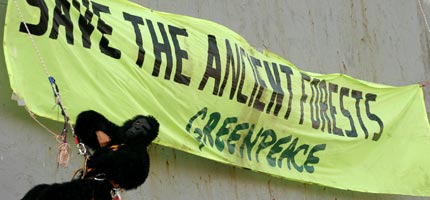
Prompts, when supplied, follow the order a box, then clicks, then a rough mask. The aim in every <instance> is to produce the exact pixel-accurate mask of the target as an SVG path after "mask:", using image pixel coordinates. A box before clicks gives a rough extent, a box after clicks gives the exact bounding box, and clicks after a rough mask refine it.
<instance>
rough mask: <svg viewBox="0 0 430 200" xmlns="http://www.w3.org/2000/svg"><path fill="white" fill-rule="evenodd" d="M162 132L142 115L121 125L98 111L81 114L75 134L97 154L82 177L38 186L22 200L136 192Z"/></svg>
mask: <svg viewBox="0 0 430 200" xmlns="http://www.w3.org/2000/svg"><path fill="white" fill-rule="evenodd" d="M158 131H159V123H158V122H157V120H156V119H155V118H154V117H152V116H143V115H138V116H135V117H134V118H132V119H130V120H127V121H126V122H125V123H124V124H123V125H122V126H118V125H116V124H114V123H112V122H110V121H109V120H108V119H106V117H104V116H103V115H102V114H100V113H98V112H96V111H93V110H88V111H84V112H81V113H80V114H79V115H78V117H77V120H76V124H75V134H76V135H77V136H78V138H79V140H80V142H82V143H84V144H85V145H86V146H88V147H89V148H91V149H92V150H93V151H94V154H93V155H92V156H91V157H90V158H89V159H88V160H87V163H86V166H87V168H86V170H85V171H84V173H83V175H82V177H81V178H80V179H74V180H72V181H70V182H64V183H54V184H40V185H37V186H35V187H33V188H32V189H31V190H30V191H28V192H27V193H26V195H25V196H24V197H23V198H22V200H45V199H62V200H78V199H79V200H87V199H88V200H90V199H94V200H108V199H109V200H110V199H112V198H113V197H114V196H113V194H111V193H112V191H114V189H118V188H121V189H125V190H131V189H136V188H137V187H139V186H140V185H142V184H143V183H144V182H145V180H146V178H147V177H148V173H149V164H150V163H149V155H148V152H147V147H148V145H149V144H151V142H152V141H153V140H154V139H155V138H156V137H157V136H158Z"/></svg>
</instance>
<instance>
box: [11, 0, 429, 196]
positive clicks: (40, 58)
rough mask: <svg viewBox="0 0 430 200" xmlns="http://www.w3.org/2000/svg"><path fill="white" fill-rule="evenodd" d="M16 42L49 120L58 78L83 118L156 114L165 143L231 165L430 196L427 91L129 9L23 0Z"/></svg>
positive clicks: (18, 71)
mask: <svg viewBox="0 0 430 200" xmlns="http://www.w3.org/2000/svg"><path fill="white" fill-rule="evenodd" d="M28 32H29V33H31V34H28ZM4 37H5V38H4V52H5V57H6V63H7V69H8V72H9V77H10V83H11V86H12V89H13V91H14V92H15V93H16V94H17V95H18V96H19V97H20V98H22V99H23V100H25V103H26V105H27V106H28V107H29V108H30V110H31V111H33V112H34V113H36V114H37V115H40V116H43V117H47V118H50V119H54V120H58V110H55V109H54V110H53V109H52V107H53V105H55V102H54V97H53V93H52V89H51V86H50V82H49V81H48V76H52V77H54V78H55V80H56V83H57V85H58V87H59V90H60V94H61V97H62V100H63V103H64V105H65V107H66V110H67V112H68V113H69V114H70V116H71V118H72V120H74V119H75V117H76V115H77V114H78V113H79V112H81V111H83V110H87V109H93V110H96V111H98V112H101V113H103V114H104V115H105V116H106V117H107V118H109V119H112V120H113V121H115V122H117V123H121V122H122V121H124V120H125V119H128V118H130V117H132V116H134V115H136V114H151V115H154V116H155V117H156V118H157V119H158V120H159V121H160V123H161V130H160V136H159V138H158V139H157V140H156V143H158V144H161V145H164V146H168V147H172V148H175V149H179V150H182V151H186V152H189V153H192V154H195V155H198V156H202V157H205V158H208V159H212V160H215V161H218V162H222V163H227V164H231V165H235V166H239V167H243V168H248V169H251V170H254V171H258V172H264V173H268V174H272V175H275V176H278V177H283V178H286V179H290V180H295V181H300V182H310V183H316V184H320V185H324V186H330V187H335V188H341V189H347V190H355V191H363V192H374V193H392V194H405V195H418V196H430V183H429V177H430V170H428V169H430V159H428V156H427V155H428V154H429V153H430V137H429V136H430V131H429V123H428V120H427V116H426V113H425V105H424V102H423V101H424V100H423V93H422V89H421V88H420V86H419V85H410V86H405V87H391V86H386V85H380V84H375V83H369V82H365V81H361V80H356V79H353V78H351V77H349V76H346V75H342V74H329V75H321V74H316V73H310V72H305V71H302V70H299V69H298V68H296V67H295V66H294V65H293V64H292V63H290V62H289V61H287V60H285V59H283V58H280V57H278V56H276V55H274V54H271V53H269V52H259V51H257V50H256V49H255V48H253V47H252V46H250V45H249V44H248V43H247V42H246V40H245V39H243V38H242V37H241V36H240V35H238V34H237V33H235V32H233V31H231V30H229V29H227V28H226V27H223V26H221V25H219V24H216V23H213V22H210V21H205V20H202V19H196V18H191V17H187V16H181V15H175V14H171V13H164V12H157V11H154V10H151V9H147V8H144V7H141V6H138V5H136V4H133V3H131V2H128V1H125V0H110V1H88V0H76V1H75V0H73V1H72V0H69V1H67V0H64V1H58V0H57V1H54V0H34V1H30V0H26V1H24V0H19V1H12V0H11V1H9V3H8V9H7V16H6V27H5V34H4ZM45 66H46V69H45ZM185 173H186V172H185Z"/></svg>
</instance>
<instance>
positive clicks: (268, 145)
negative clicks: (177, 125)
mask: <svg viewBox="0 0 430 200" xmlns="http://www.w3.org/2000/svg"><path fill="white" fill-rule="evenodd" d="M222 119H224V120H222ZM202 122H203V123H205V125H204V126H203V127H200V126H199V125H201V124H202ZM196 126H197V127H196ZM193 127H194V128H193ZM255 128H256V127H255V124H250V123H248V122H238V118H237V117H222V116H221V113H219V112H212V113H208V109H207V108H206V107H205V108H203V109H201V110H200V111H198V112H197V113H196V114H195V115H194V116H192V117H191V118H190V120H189V123H188V124H187V126H186V128H185V129H186V131H187V132H188V133H191V134H192V135H193V136H194V137H195V138H196V140H197V141H198V142H199V143H200V149H201V148H203V147H205V146H208V147H211V148H213V149H216V150H218V151H220V152H228V153H229V154H232V155H233V154H239V155H240V157H241V158H243V157H244V155H246V157H247V158H248V160H249V161H253V159H255V161H256V162H260V157H265V159H266V162H267V164H268V165H270V166H271V167H276V166H277V167H279V168H282V167H283V163H284V162H286V164H287V167H288V169H289V170H291V169H292V168H294V169H295V170H296V171H298V172H303V171H306V172H308V173H313V172H314V171H315V165H317V164H318V163H319V161H320V159H319V157H317V155H316V154H317V153H319V152H320V151H324V150H325V149H326V144H317V145H314V146H311V145H309V144H300V143H299V138H298V137H294V136H293V135H286V136H285V134H283V136H285V137H282V138H279V134H277V133H276V132H275V131H274V130H272V129H264V128H263V127H261V128H260V130H258V131H256V129H255ZM263 152H264V153H263ZM261 154H263V155H261ZM299 160H304V161H303V162H300V161H299Z"/></svg>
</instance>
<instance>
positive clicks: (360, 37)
mask: <svg viewBox="0 0 430 200" xmlns="http://www.w3.org/2000/svg"><path fill="white" fill-rule="evenodd" d="M426 1H427V0H426ZM6 2H7V0H0V38H3V24H4V13H5V7H6ZM136 2H138V3H140V4H142V5H144V6H145V7H149V8H152V9H155V10H161V11H167V12H173V13H178V14H184V15H188V16H194V17H199V18H204V19H208V20H211V21H215V22H218V23H220V24H223V25H225V26H227V27H229V28H231V29H233V30H235V31H236V32H238V33H239V34H240V35H242V36H243V37H244V38H246V39H247V40H248V42H250V43H251V44H252V45H253V46H255V47H257V48H259V49H269V50H270V51H272V52H274V53H277V54H279V55H280V56H282V57H284V58H286V59H288V60H290V61H291V62H292V63H294V64H295V65H296V66H297V67H299V68H301V69H303V70H306V71H312V72H318V73H334V72H336V73H339V72H340V73H345V74H348V75H351V76H353V77H356V78H359V79H363V80H367V81H372V82H377V83H383V84H389V85H398V86H400V85H406V84H413V83H418V82H422V81H430V56H429V33H428V32H427V30H426V27H425V24H424V21H423V18H422V16H421V14H420V10H419V5H418V3H417V1H415V0H392V1H384V0H325V1H322V0H320V1H317V0H288V1H287V0H272V1H259V0H234V1H233V0H217V1H203V0H181V1H179V0H157V1H149V0H136ZM427 2H428V1H427ZM423 5H424V7H425V10H426V13H428V14H429V16H430V5H429V4H427V3H425V4H423ZM0 40H1V41H2V39H0ZM0 55H1V56H0V136H1V139H0V194H1V197H0V198H1V199H20V197H22V195H23V194H24V193H25V192H26V191H27V190H29V189H30V188H31V187H32V186H34V185H35V184H39V183H53V182H62V181H67V180H69V179H70V178H71V176H72V173H73V172H74V170H75V169H77V168H78V167H80V165H81V164H82V158H81V157H80V156H79V155H77V151H76V149H75V148H73V146H72V150H73V152H72V154H73V157H72V160H71V164H70V166H69V167H68V168H61V167H60V168H57V166H56V154H57V142H56V141H55V138H54V137H53V136H52V135H51V134H50V133H48V132H47V131H46V130H45V129H43V128H41V127H40V126H39V125H38V124H37V123H36V122H35V121H34V120H33V119H31V117H30V116H29V115H28V113H27V112H26V111H25V109H24V108H23V107H19V106H18V105H17V104H16V102H14V101H12V100H11V99H10V96H11V92H12V91H11V89H10V86H9V83H8V76H7V71H6V69H5V66H4V65H5V64H4V58H3V49H2V48H0ZM36 84H37V83H36ZM425 93H426V102H427V111H429V108H428V107H429V106H428V105H429V104H428V102H429V89H428V87H426V88H425ZM41 120H43V119H41ZM43 123H45V124H47V125H48V126H49V127H50V128H51V129H53V130H56V131H59V130H61V126H62V125H61V124H59V123H55V122H51V121H47V120H43ZM70 141H71V139H70ZM71 144H73V142H71ZM150 156H151V162H152V163H151V164H152V165H151V172H150V176H149V178H148V180H147V181H146V182H145V184H144V185H143V186H142V187H140V188H139V189H137V190H134V191H129V192H125V193H123V199H129V200H131V199H133V200H135V199H136V200H137V199H150V200H152V199H154V200H157V199H161V200H164V199H187V200H188V199H213V200H216V199H247V200H248V199H249V200H261V199H269V200H272V199H277V200H281V199H318V200H319V199H323V200H324V199H370V200H372V199H430V198H420V197H410V196H399V195H384V194H368V193H359V192H351V191H344V190H338V189H332V188H327V187H321V186H317V185H312V184H304V183H297V182H292V181H288V180H284V179H278V178H275V177H272V176H269V175H266V174H261V173H255V172H252V171H247V170H244V169H239V168H235V167H231V166H227V165H223V164H219V163H215V162H213V161H210V160H206V159H204V158H200V157H196V156H193V155H190V154H187V153H183V152H180V151H177V150H173V149H170V148H166V147H162V146H158V145H152V146H151V147H150ZM394 176H395V174H394ZM429 186H430V185H429Z"/></svg>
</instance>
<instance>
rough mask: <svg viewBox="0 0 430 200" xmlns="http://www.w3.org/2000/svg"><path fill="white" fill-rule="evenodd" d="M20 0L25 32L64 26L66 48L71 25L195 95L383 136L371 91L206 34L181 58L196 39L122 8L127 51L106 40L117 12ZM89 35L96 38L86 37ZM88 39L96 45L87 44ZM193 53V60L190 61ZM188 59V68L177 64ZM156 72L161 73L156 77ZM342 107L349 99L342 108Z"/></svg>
mask: <svg viewBox="0 0 430 200" xmlns="http://www.w3.org/2000/svg"><path fill="white" fill-rule="evenodd" d="M26 2H27V3H28V5H30V6H32V7H34V8H37V9H38V10H39V13H40V15H39V20H38V23H36V24H32V23H27V25H28V28H29V30H30V32H31V33H32V34H33V35H36V36H43V35H45V34H47V33H48V32H49V38H50V39H55V40H58V38H59V34H61V33H60V31H61V30H63V29H64V30H65V31H64V33H63V34H65V37H64V38H66V41H67V43H68V44H71V45H75V35H74V33H75V34H76V31H75V32H74V31H73V30H74V29H75V27H78V28H79V30H80V33H81V35H80V37H81V39H82V47H84V48H87V49H91V48H92V43H93V42H98V43H99V45H98V46H99V50H100V52H101V53H103V55H107V56H109V57H110V58H113V59H121V57H122V55H123V54H126V55H135V64H136V66H137V67H139V68H143V67H150V66H152V76H154V77H159V76H160V74H163V73H164V79H165V80H173V81H174V82H175V83H178V84H181V85H183V86H188V87H189V86H191V85H193V84H191V83H192V82H194V81H198V82H197V83H198V84H194V85H197V86H198V87H197V88H196V89H198V90H200V91H208V92H211V94H212V95H214V96H216V97H224V96H227V97H228V100H230V101H235V102H237V103H240V104H245V105H247V106H248V107H250V108H252V109H254V110H258V111H259V112H265V113H267V114H271V115H273V116H280V117H282V118H283V119H285V120H290V119H291V118H292V117H291V115H292V113H295V114H296V113H297V114H299V115H300V116H299V117H298V120H297V121H295V122H294V123H297V124H300V125H308V126H311V127H312V128H313V129H315V130H320V131H321V132H325V133H329V134H333V135H337V136H341V137H351V138H357V137H362V138H365V139H371V140H373V141H378V140H379V138H380V137H381V136H382V134H383V131H384V121H383V119H382V118H381V117H379V115H378V113H374V112H373V109H372V105H373V104H374V103H376V102H377V99H378V98H377V97H378V95H377V94H374V93H369V92H366V91H360V90H357V89H354V88H349V87H346V86H342V85H338V84H336V83H332V82H329V81H326V80H322V79H318V78H314V77H312V76H310V75H307V74H306V73H303V72H300V71H299V70H296V69H294V68H293V67H292V66H289V65H288V64H285V63H276V62H272V61H269V60H265V59H262V58H257V56H255V55H253V54H251V53H250V52H248V51H247V50H246V48H244V47H242V46H241V45H240V44H236V43H234V42H232V40H230V39H228V38H221V37H220V36H216V35H214V34H208V35H206V38H205V40H206V41H207V44H201V45H202V46H205V47H207V52H200V53H205V54H204V56H201V55H189V51H190V48H192V47H191V46H186V44H187V42H186V40H187V39H189V40H192V39H195V38H190V35H196V34H189V33H188V30H187V29H186V28H180V27H177V26H174V25H171V24H165V23H161V22H157V21H155V20H151V19H145V18H143V17H141V16H139V15H136V14H132V13H131V12H126V11H123V12H121V17H120V19H122V20H123V21H121V22H123V23H125V24H126V27H128V28H129V30H128V31H129V32H126V33H128V34H134V37H135V44H133V45H134V46H135V51H134V52H124V50H121V49H120V48H119V47H115V46H112V44H111V42H110V41H111V39H114V38H113V37H114V36H113V35H112V34H113V32H114V26H113V23H110V22H109V21H107V20H106V16H107V15H114V14H117V13H111V9H110V8H109V6H106V5H103V4H100V3H97V2H94V1H89V0H81V1H78V0H71V1H66V0H64V1H59V0H56V1H55V7H54V8H51V10H50V8H49V7H48V6H47V4H46V3H45V1H44V0H36V1H31V0H26ZM72 9H74V10H75V11H79V15H76V14H75V15H72V13H73V12H72ZM81 10H82V12H81ZM51 13H52V14H51ZM49 16H52V19H50V17H49ZM50 24H51V25H50ZM48 27H51V28H50V30H49V28H48ZM19 31H20V32H22V33H26V31H27V30H26V28H25V25H24V23H21V24H20V26H19ZM121 31H122V30H121ZM96 32H97V33H98V34H99V35H101V37H91V36H92V35H94V33H96ZM128 37H132V35H128ZM220 38H221V39H220ZM96 39H98V41H93V40H96ZM145 39H147V40H150V41H151V43H152V47H148V46H144V45H143V44H144V41H145ZM203 41H204V40H203ZM147 49H153V52H151V53H152V55H153V57H154V61H153V63H147V62H149V61H147V60H150V59H145V56H146V55H147V54H148V52H147ZM199 56H200V59H195V57H199ZM204 58H206V60H205V59H204ZM223 58H225V59H223ZM189 60H194V62H195V63H191V64H184V63H185V62H187V61H189ZM195 60H197V61H195ZM185 66H188V67H193V73H190V74H186V73H185V69H184V68H185ZM163 67H164V68H165V69H164V72H161V71H162V70H163V69H162V68H163ZM297 88H300V89H299V90H297ZM294 89H296V90H294ZM345 102H349V104H348V105H349V106H347V103H345ZM295 119H297V118H295Z"/></svg>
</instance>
